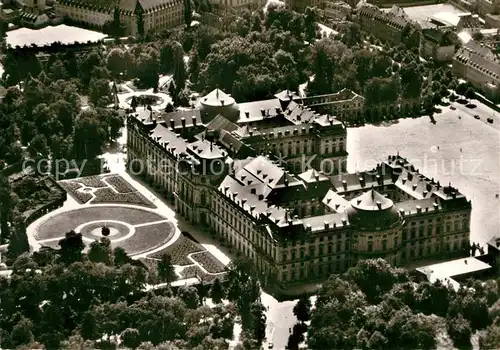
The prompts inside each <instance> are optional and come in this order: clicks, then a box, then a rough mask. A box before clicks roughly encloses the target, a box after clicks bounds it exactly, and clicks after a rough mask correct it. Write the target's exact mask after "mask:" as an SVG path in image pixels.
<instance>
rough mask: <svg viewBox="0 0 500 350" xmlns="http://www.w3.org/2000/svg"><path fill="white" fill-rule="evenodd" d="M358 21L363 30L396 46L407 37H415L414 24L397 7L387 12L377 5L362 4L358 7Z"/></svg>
mask: <svg viewBox="0 0 500 350" xmlns="http://www.w3.org/2000/svg"><path fill="white" fill-rule="evenodd" d="M357 19H358V22H359V23H360V25H361V26H362V28H363V30H365V31H366V32H368V33H370V34H372V35H374V36H376V37H377V38H379V39H380V40H383V41H387V42H390V43H391V44H394V45H397V44H399V43H401V41H402V39H403V38H404V37H405V36H409V35H410V34H411V35H415V33H414V31H412V30H411V29H412V27H413V26H414V23H413V22H412V21H411V20H410V18H409V17H408V15H407V14H406V13H405V12H404V10H403V9H401V8H399V7H397V6H393V7H392V8H391V10H390V11H388V12H385V11H382V10H381V9H379V8H378V7H377V6H375V5H372V4H368V3H360V5H359V6H358V7H357ZM406 39H408V38H405V40H406Z"/></svg>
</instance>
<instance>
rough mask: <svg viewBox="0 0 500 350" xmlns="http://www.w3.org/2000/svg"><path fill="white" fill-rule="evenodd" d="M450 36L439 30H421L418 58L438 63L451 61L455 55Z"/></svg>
mask: <svg viewBox="0 0 500 350" xmlns="http://www.w3.org/2000/svg"><path fill="white" fill-rule="evenodd" d="M452 35H453V33H451V32H448V31H441V30H439V29H434V28H428V29H423V30H422V35H421V36H420V47H419V54H420V56H421V57H423V58H425V59H429V58H432V59H433V60H435V61H439V62H448V61H451V60H452V59H453V55H454V54H455V42H454V40H453V38H452Z"/></svg>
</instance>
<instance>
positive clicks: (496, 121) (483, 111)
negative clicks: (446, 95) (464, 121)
mask: <svg viewBox="0 0 500 350" xmlns="http://www.w3.org/2000/svg"><path fill="white" fill-rule="evenodd" d="M470 102H471V104H473V105H475V106H476V107H475V108H468V107H466V106H465V105H462V104H460V103H458V102H452V104H451V105H452V106H454V107H455V108H456V109H457V111H460V112H461V113H463V114H464V115H465V116H468V117H469V116H470V117H474V116H475V115H478V116H479V118H481V119H479V120H477V122H478V123H480V122H482V123H485V124H488V125H489V126H491V127H494V128H495V129H497V130H499V131H500V115H499V114H498V113H495V111H494V110H493V109H492V108H490V107H488V106H486V105H485V104H483V103H481V102H479V101H477V100H471V101H470ZM488 118H493V124H491V123H488V121H487V119H488Z"/></svg>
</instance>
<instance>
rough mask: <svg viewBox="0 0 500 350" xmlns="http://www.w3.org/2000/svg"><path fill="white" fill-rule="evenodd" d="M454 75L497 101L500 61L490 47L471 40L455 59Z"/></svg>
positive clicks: (458, 52)
mask: <svg viewBox="0 0 500 350" xmlns="http://www.w3.org/2000/svg"><path fill="white" fill-rule="evenodd" d="M452 70H453V73H454V74H455V75H457V76H458V77H460V78H463V79H465V80H467V81H468V82H470V83H471V84H472V85H474V86H475V87H476V88H477V89H479V90H481V91H482V92H483V94H485V96H486V97H488V98H490V99H492V100H497V99H498V98H499V91H498V86H499V84H500V59H499V57H498V55H497V54H496V53H495V52H494V51H493V50H492V49H491V48H489V47H488V46H486V45H484V44H479V43H477V42H475V41H474V40H470V41H469V42H468V43H467V44H465V45H464V46H462V47H461V48H460V49H459V50H458V51H457V53H456V54H455V56H454V57H453V68H452Z"/></svg>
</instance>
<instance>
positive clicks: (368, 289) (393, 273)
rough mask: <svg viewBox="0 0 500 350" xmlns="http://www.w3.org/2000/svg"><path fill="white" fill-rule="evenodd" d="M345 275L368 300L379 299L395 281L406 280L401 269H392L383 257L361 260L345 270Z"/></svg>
mask: <svg viewBox="0 0 500 350" xmlns="http://www.w3.org/2000/svg"><path fill="white" fill-rule="evenodd" d="M347 275H348V276H349V278H350V279H352V281H354V282H355V283H356V284H357V285H358V286H359V288H360V289H361V290H362V291H363V292H364V293H365V294H366V297H367V299H368V300H370V301H377V300H380V297H381V296H382V294H384V293H385V292H388V291H389V290H391V288H392V286H393V285H394V283H396V281H398V280H399V281H400V282H405V281H406V280H407V276H405V275H404V274H403V272H402V271H399V270H397V269H394V268H393V267H391V266H390V265H389V263H387V262H386V261H385V260H383V259H370V260H361V261H360V262H358V264H357V265H356V266H355V267H352V268H350V269H349V270H348V271H347Z"/></svg>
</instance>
